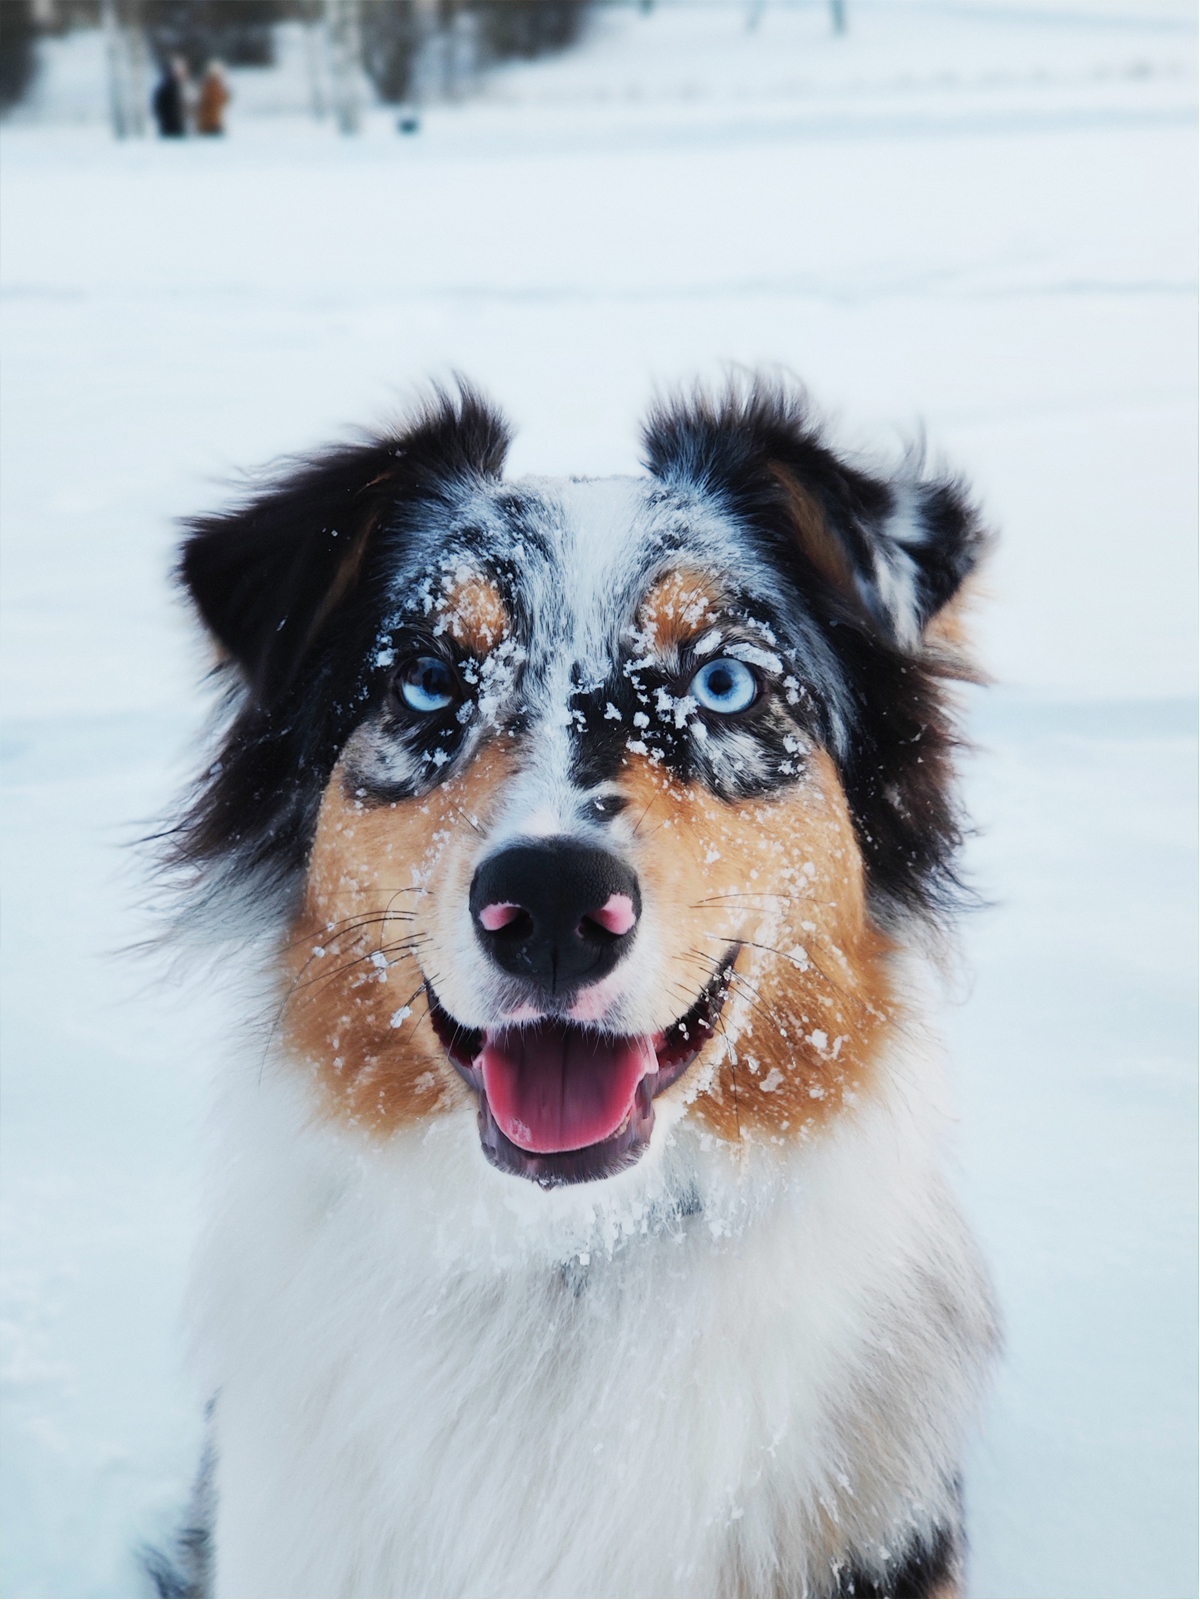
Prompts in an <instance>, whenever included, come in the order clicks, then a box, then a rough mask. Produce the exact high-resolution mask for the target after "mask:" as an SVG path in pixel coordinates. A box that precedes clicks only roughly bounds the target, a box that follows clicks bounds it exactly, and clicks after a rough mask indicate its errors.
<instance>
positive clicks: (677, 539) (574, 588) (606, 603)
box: [398, 477, 780, 671]
mask: <svg viewBox="0 0 1200 1600" xmlns="http://www.w3.org/2000/svg"><path fill="white" fill-rule="evenodd" d="M421 545H422V549H421V551H420V554H419V555H418V561H419V562H420V563H421V565H420V568H419V569H418V570H417V571H414V570H413V567H412V566H411V565H409V564H408V563H406V571H405V572H404V573H403V574H400V575H398V578H399V587H400V588H401V589H404V590H406V591H407V593H408V595H409V596H410V597H411V596H412V595H413V594H414V593H415V594H416V595H417V596H418V597H420V598H422V599H423V602H424V607H425V609H426V610H427V611H428V610H429V609H430V608H431V607H432V605H434V604H436V603H437V600H438V597H439V596H440V595H444V594H445V593H447V592H448V591H449V589H450V588H451V587H452V585H453V583H454V582H457V581H460V580H463V579H466V578H468V577H469V576H471V575H472V574H473V573H475V572H478V571H479V570H480V569H481V568H483V569H486V568H488V567H489V566H492V565H495V566H496V567H497V568H498V569H507V570H508V571H509V572H511V573H512V575H513V580H512V581H513V589H514V595H513V598H514V600H515V601H516V603H517V608H518V609H519V610H520V611H521V612H523V613H524V614H525V616H526V618H527V619H528V624H529V627H530V631H531V634H532V637H531V638H530V639H529V640H528V644H529V646H530V647H531V648H532V651H533V652H534V653H536V652H537V651H538V649H539V647H540V648H542V649H546V650H550V651H553V652H554V653H555V654H556V655H557V654H559V653H560V652H561V651H562V650H563V648H564V647H566V648H569V649H570V652H571V656H572V658H573V660H574V661H575V662H577V663H578V664H579V665H580V666H581V667H582V668H584V670H585V671H586V670H587V669H588V668H589V667H594V668H595V669H597V670H602V669H603V666H604V663H605V662H611V659H612V655H613V653H614V649H615V648H616V647H617V645H618V639H617V631H619V628H620V627H621V626H622V625H623V624H625V623H627V622H628V621H630V620H631V619H632V617H633V615H634V613H635V612H636V610H637V607H638V604H639V603H640V601H641V600H642V598H643V597H644V595H645V593H646V590H647V588H648V586H649V585H650V584H651V583H652V582H653V581H654V580H655V579H656V578H657V577H659V576H661V575H662V574H663V573H664V572H666V571H669V570H670V569H671V568H672V567H673V566H675V565H683V564H686V565H688V566H691V567H697V566H698V567H700V568H702V569H703V570H705V571H706V572H708V573H710V574H711V575H712V576H713V577H714V578H715V579H717V580H718V581H720V580H721V579H728V581H729V584H730V586H731V588H736V589H737V590H739V591H741V592H743V593H744V592H745V591H746V590H747V589H748V588H749V589H753V590H754V591H755V592H756V593H758V594H760V595H762V596H763V598H764V599H767V600H768V601H769V602H772V603H774V604H776V605H777V604H778V603H779V600H780V594H779V590H780V583H779V577H778V575H777V574H776V573H774V572H773V571H772V570H771V569H770V567H769V566H768V565H767V564H766V563H765V562H763V561H761V559H760V558H759V557H758V554H757V552H756V551H754V550H753V549H752V548H751V547H749V545H748V542H747V541H746V540H745V539H743V538H740V537H739V530H738V528H737V525H736V524H735V523H734V522H733V521H732V520H731V519H730V518H729V517H728V516H727V515H726V514H724V513H723V512H722V510H721V508H720V506H719V505H718V504H717V503H716V501H715V500H714V499H712V498H711V497H709V496H706V495H704V494H701V493H699V492H697V491H693V490H689V489H681V488H675V487H671V488H667V487H664V485H663V484H661V483H660V482H658V481H657V480H656V479H653V478H635V477H612V478H541V477H529V478H522V479H519V480H517V481H514V482H509V483H505V484H503V485H499V486H497V487H495V488H485V487H483V486H479V487H473V488H471V489H470V490H467V491H465V492H464V494H463V496H462V498H461V500H459V502H458V503H457V504H456V505H455V507H454V510H453V513H452V517H451V519H450V523H449V526H447V524H446V522H445V521H443V522H441V523H440V525H434V524H431V525H430V526H429V527H428V528H427V530H426V532H425V539H423V540H422V541H421Z"/></svg>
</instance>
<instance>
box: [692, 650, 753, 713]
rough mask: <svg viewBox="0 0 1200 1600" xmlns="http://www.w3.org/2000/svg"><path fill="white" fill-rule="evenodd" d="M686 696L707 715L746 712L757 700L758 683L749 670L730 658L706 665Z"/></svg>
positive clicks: (726, 657) (694, 679)
mask: <svg viewBox="0 0 1200 1600" xmlns="http://www.w3.org/2000/svg"><path fill="white" fill-rule="evenodd" d="M688 693H689V694H690V695H691V696H692V698H693V699H694V700H697V701H699V703H700V704H701V705H702V706H703V707H704V709H705V710H706V711H723V712H725V714H726V715H728V714H729V713H730V712H733V711H745V709H746V707H747V706H752V705H753V704H754V702H755V700H756V699H757V698H758V679H757V678H756V677H755V676H754V674H753V673H752V672H751V671H750V668H749V667H748V666H746V665H745V664H744V662H741V661H733V660H731V659H730V657H729V656H721V657H720V658H719V659H718V660H716V661H709V662H706V663H705V665H704V666H702V667H701V668H700V671H699V672H698V673H697V674H696V676H695V677H694V678H693V679H692V681H691V684H690V685H689V687H688Z"/></svg>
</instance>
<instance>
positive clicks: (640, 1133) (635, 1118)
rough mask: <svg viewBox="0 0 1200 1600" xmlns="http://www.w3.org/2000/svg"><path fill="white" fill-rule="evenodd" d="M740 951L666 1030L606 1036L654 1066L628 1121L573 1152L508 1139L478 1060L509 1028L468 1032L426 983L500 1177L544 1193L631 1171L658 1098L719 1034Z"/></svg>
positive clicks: (566, 1024) (732, 951)
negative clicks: (508, 1175) (475, 1098)
mask: <svg viewBox="0 0 1200 1600" xmlns="http://www.w3.org/2000/svg"><path fill="white" fill-rule="evenodd" d="M739 948H740V947H739V946H738V945H736V944H734V945H731V946H730V947H729V949H728V950H727V951H726V952H725V955H724V956H723V957H722V959H721V960H720V962H718V963H717V965H716V967H715V968H714V971H713V974H712V977H711V978H710V979H709V981H708V982H707V983H706V984H705V986H704V988H703V989H701V991H700V993H699V994H698V995H697V997H696V999H695V1001H694V1002H693V1004H692V1005H691V1006H690V1007H689V1009H688V1010H687V1011H685V1012H684V1014H683V1015H682V1016H681V1017H678V1018H676V1020H675V1021H674V1022H673V1023H671V1024H670V1026H669V1027H667V1028H664V1029H662V1030H660V1031H659V1032H657V1033H655V1034H652V1035H650V1036H644V1035H643V1036H638V1035H630V1036H619V1035H609V1036H607V1038H608V1039H610V1040H611V1044H612V1048H613V1050H614V1052H615V1051H619V1050H621V1049H623V1048H629V1047H632V1046H635V1045H640V1046H641V1047H642V1048H643V1050H644V1051H645V1053H646V1054H649V1050H648V1049H646V1047H647V1046H649V1048H650V1049H652V1050H653V1058H654V1061H655V1066H654V1068H653V1069H651V1070H648V1071H646V1072H645V1073H644V1075H643V1076H642V1077H641V1078H640V1080H639V1081H638V1082H637V1084H636V1086H635V1088H634V1090H633V1093H632V1097H631V1100H630V1102H629V1105H628V1108H627V1109H626V1112H625V1116H624V1118H623V1120H622V1122H621V1123H620V1125H619V1126H618V1127H617V1128H616V1129H615V1131H611V1132H608V1133H607V1134H606V1136H605V1137H604V1138H601V1139H599V1140H598V1141H596V1142H595V1143H593V1144H587V1145H583V1146H580V1147H578V1148H575V1149H562V1150H559V1149H554V1150H543V1151H534V1150H528V1149H525V1148H523V1146H522V1145H520V1144H517V1143H515V1142H514V1141H513V1139H511V1138H510V1137H509V1136H508V1133H506V1131H505V1130H504V1128H502V1127H501V1126H500V1124H499V1122H498V1120H497V1118H496V1116H495V1114H494V1112H493V1109H492V1107H491V1106H490V1105H489V1103H488V1095H487V1089H486V1087H485V1081H484V1076H485V1075H484V1067H483V1055H484V1050H485V1046H486V1045H487V1043H488V1041H489V1040H490V1039H493V1038H495V1037H496V1036H497V1035H503V1034H505V1033H508V1032H510V1031H512V1025H511V1024H508V1023H504V1024H501V1025H500V1026H498V1027H497V1028H495V1029H483V1028H468V1027H465V1026H464V1025H463V1024H462V1023H460V1022H458V1021H457V1020H456V1019H455V1018H454V1017H452V1016H451V1015H450V1013H449V1012H448V1011H447V1010H446V1009H445V1007H444V1006H442V1005H441V1003H440V1002H439V1000H438V998H437V996H436V994H435V993H434V991H433V986H432V985H431V984H429V983H427V984H426V993H427V996H428V999H429V1014H430V1020H431V1022H432V1024H433V1028H434V1032H435V1033H436V1034H437V1036H438V1039H439V1041H440V1043H441V1045H442V1048H443V1049H444V1050H445V1052H446V1054H447V1056H448V1057H449V1059H450V1062H451V1064H452V1065H453V1066H454V1068H455V1070H456V1071H457V1072H458V1073H459V1075H460V1076H461V1077H462V1078H463V1079H464V1080H465V1081H466V1082H467V1083H469V1084H470V1086H471V1087H472V1088H473V1089H474V1090H475V1091H476V1093H477V1094H478V1095H479V1133H480V1141H481V1143H482V1145H483V1151H484V1154H485V1155H486V1156H487V1158H488V1160H489V1161H491V1162H492V1164H493V1165H494V1166H497V1167H500V1168H501V1169H502V1170H504V1171H507V1172H513V1173H516V1174H517V1175H519V1176H522V1177H527V1178H531V1179H532V1180H533V1181H534V1182H536V1183H539V1184H541V1185H542V1186H543V1187H545V1188H550V1187H556V1186H558V1185H560V1184H565V1183H581V1182H586V1181H589V1180H591V1179H595V1178H602V1177H608V1176H611V1175H612V1173H614V1172H617V1171H619V1170H621V1168H622V1167H626V1166H630V1165H632V1163H633V1162H635V1161H636V1160H637V1159H638V1157H639V1156H640V1155H641V1154H642V1152H643V1151H644V1150H645V1148H646V1145H647V1144H648V1143H649V1139H650V1134H651V1132H652V1130H653V1127H654V1105H653V1102H654V1100H655V1098H656V1097H657V1096H658V1095H660V1094H661V1093H662V1092H663V1091H664V1090H665V1089H667V1088H669V1087H670V1086H671V1084H673V1083H676V1082H678V1080H679V1079H680V1078H681V1077H682V1076H683V1074H684V1073H685V1072H686V1071H687V1069H688V1068H689V1067H690V1066H691V1065H692V1063H693V1062H694V1061H695V1060H696V1058H697V1056H699V1054H700V1052H701V1050H703V1048H704V1046H705V1045H706V1044H707V1043H708V1041H709V1039H711V1038H712V1036H713V1034H714V1032H715V1031H716V1025H717V1019H718V1018H719V1017H720V1014H721V1010H722V1008H723V1006H724V1003H725V999H726V997H727V995H728V993H729V987H730V984H731V982H732V979H733V969H734V963H735V962H736V960H737V956H738V950H739ZM541 1020H543V1021H548V1020H549V1019H541ZM536 1025H537V1024H535V1026H536ZM554 1025H555V1026H556V1027H558V1028H559V1029H562V1030H570V1031H572V1032H578V1034H579V1035H591V1036H592V1038H594V1037H595V1036H596V1034H597V1033H598V1032H599V1030H596V1029H592V1028H587V1027H584V1026H581V1025H580V1024H578V1023H572V1022H570V1021H569V1020H568V1019H557V1020H556V1021H555V1024H554Z"/></svg>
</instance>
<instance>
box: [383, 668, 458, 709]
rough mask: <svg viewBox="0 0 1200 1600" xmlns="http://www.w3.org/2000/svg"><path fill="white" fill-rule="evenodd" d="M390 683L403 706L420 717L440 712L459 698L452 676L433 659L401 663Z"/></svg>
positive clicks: (456, 685)
mask: <svg viewBox="0 0 1200 1600" xmlns="http://www.w3.org/2000/svg"><path fill="white" fill-rule="evenodd" d="M393 682H394V685H395V689H396V693H397V694H398V695H399V696H400V698H401V699H402V700H403V701H404V703H405V705H406V706H408V707H409V708H410V709H411V710H413V711H419V712H421V713H422V715H424V716H428V715H429V714H430V712H433V711H444V710H445V709H446V707H447V706H449V705H453V704H454V702H455V701H456V700H457V699H458V697H459V695H458V684H457V682H456V681H455V678H454V674H453V673H452V672H451V670H450V668H449V667H448V666H447V665H446V663H445V662H444V661H442V660H440V659H439V658H438V657H437V656H415V657H414V658H413V659H412V660H411V661H407V662H405V664H404V666H402V667H401V668H400V671H399V672H398V673H397V674H396V677H395V679H394V680H393Z"/></svg>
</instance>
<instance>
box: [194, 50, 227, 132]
mask: <svg viewBox="0 0 1200 1600" xmlns="http://www.w3.org/2000/svg"><path fill="white" fill-rule="evenodd" d="M228 104H229V87H228V85H227V84H226V82H225V69H224V67H223V66H222V65H221V63H220V62H219V61H210V62H209V63H208V69H207V71H206V72H205V74H204V78H203V80H202V81H201V84H200V99H199V101H198V103H197V105H196V132H197V133H224V132H225V107H226V106H227V105H228Z"/></svg>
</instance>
